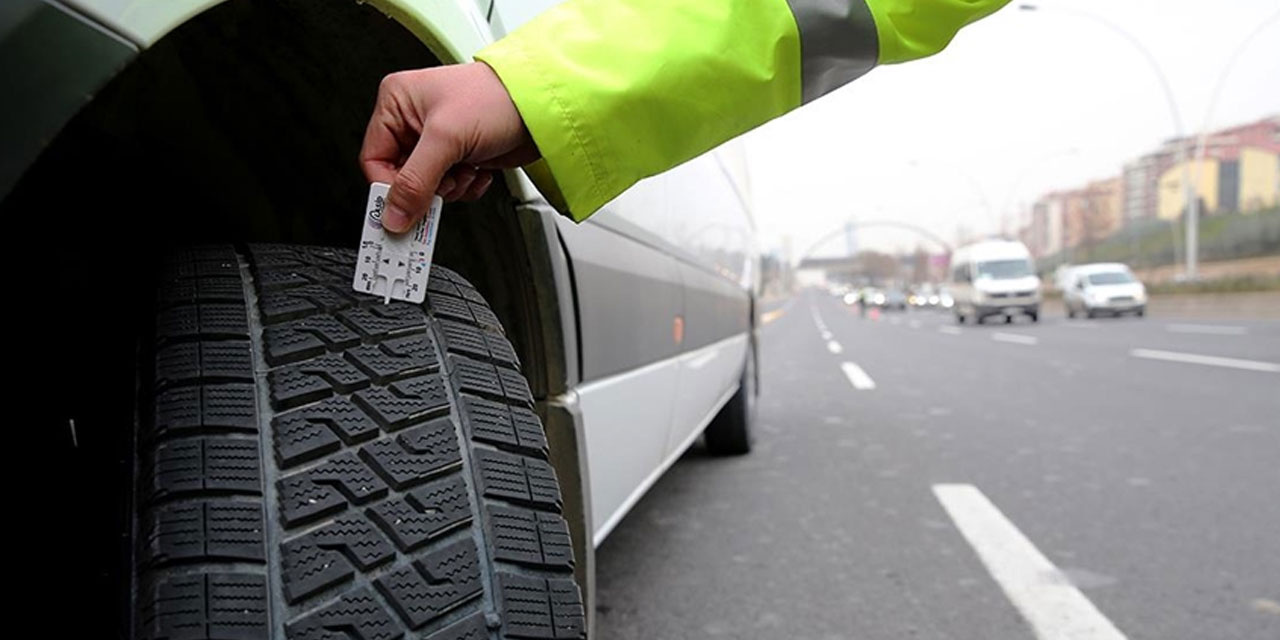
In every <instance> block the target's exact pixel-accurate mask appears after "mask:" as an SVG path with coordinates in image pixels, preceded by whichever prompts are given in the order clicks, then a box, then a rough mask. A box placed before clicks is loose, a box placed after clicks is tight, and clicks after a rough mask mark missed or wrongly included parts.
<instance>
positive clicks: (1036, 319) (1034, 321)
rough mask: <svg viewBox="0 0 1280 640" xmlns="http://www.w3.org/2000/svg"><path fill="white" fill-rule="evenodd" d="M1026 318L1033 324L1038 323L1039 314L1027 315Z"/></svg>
mask: <svg viewBox="0 0 1280 640" xmlns="http://www.w3.org/2000/svg"><path fill="white" fill-rule="evenodd" d="M1027 316H1029V317H1030V318H1031V322H1033V323H1036V322H1040V312H1038V311H1037V312H1034V313H1028V314H1027Z"/></svg>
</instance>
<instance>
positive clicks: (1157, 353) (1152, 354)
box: [1129, 349, 1280, 373]
mask: <svg viewBox="0 0 1280 640" xmlns="http://www.w3.org/2000/svg"><path fill="white" fill-rule="evenodd" d="M1129 355H1131V356H1133V357H1135V358H1146V359H1148V360H1167V361H1169V362H1185V363H1188V364H1204V365H1209V366H1213V367H1228V368H1231V369H1245V370H1247V371H1261V372H1263V373H1280V364H1276V363H1274V362H1262V361H1260V360H1241V359H1240V358H1223V357H1221V356H1206V355H1200V354H1198V353H1179V352H1177V351H1161V350H1160V349H1133V350H1131V351H1130V352H1129Z"/></svg>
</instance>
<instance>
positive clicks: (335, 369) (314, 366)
mask: <svg viewBox="0 0 1280 640" xmlns="http://www.w3.org/2000/svg"><path fill="white" fill-rule="evenodd" d="M268 380H269V382H270V385H271V387H270V388H271V406H273V407H275V408H276V409H288V408H290V407H296V406H298V405H301V404H306V403H308V402H315V401H316V400H321V399H323V398H326V397H328V396H331V395H333V394H334V393H351V392H352V391H355V390H356V389H360V388H363V387H367V386H369V377H368V376H366V375H365V374H364V373H363V372H362V371H360V370H359V369H357V368H356V367H355V366H354V365H352V364H351V363H349V362H347V361H346V360H345V359H343V357H342V356H340V355H337V354H326V355H323V356H320V357H319V358H314V359H312V360H307V361H306V362H302V363H299V364H294V365H288V366H285V367H281V368H279V369H275V370H273V371H272V372H271V374H270V375H269V376H268Z"/></svg>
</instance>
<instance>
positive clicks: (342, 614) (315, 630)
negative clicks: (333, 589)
mask: <svg viewBox="0 0 1280 640" xmlns="http://www.w3.org/2000/svg"><path fill="white" fill-rule="evenodd" d="M284 630H285V635H287V636H288V637H289V640H393V639H395V638H401V637H403V635H404V634H403V633H402V632H401V630H400V625H399V624H397V623H396V621H395V619H394V618H392V617H391V614H389V613H387V610H386V609H385V608H384V607H383V606H382V605H381V604H379V603H378V600H377V599H376V598H375V597H374V595H373V592H372V591H370V590H369V588H368V587H360V588H359V589H356V590H355V591H352V592H351V593H346V594H343V596H342V597H341V598H338V600H337V601H335V602H332V603H330V604H327V605H325V606H323V607H321V608H319V609H317V610H315V611H313V612H311V613H308V614H306V615H304V616H302V617H300V618H298V619H297V620H295V621H293V622H291V623H289V624H288V625H286V626H285V629H284Z"/></svg>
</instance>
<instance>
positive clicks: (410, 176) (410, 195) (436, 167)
mask: <svg viewBox="0 0 1280 640" xmlns="http://www.w3.org/2000/svg"><path fill="white" fill-rule="evenodd" d="M423 134H424V135H423V136H422V137H421V138H419V139H418V144H417V146H415V147H414V148H413V153H411V154H409V159H408V160H406V161H405V163H404V166H402V167H400V171H399V173H397V174H396V177H395V179H394V180H392V181H391V191H390V192H389V193H388V194H387V211H386V214H385V215H384V216H383V217H382V225H383V226H384V227H386V229H387V230H388V231H392V232H395V233H402V232H404V231H408V230H409V228H410V227H412V226H413V224H414V223H415V222H417V221H418V219H419V218H421V217H422V216H423V215H425V214H426V213H427V208H428V207H430V206H431V198H432V197H433V196H434V195H435V194H436V191H438V190H439V189H440V186H441V185H440V181H441V180H449V179H448V178H446V177H445V172H446V171H448V170H449V167H451V166H453V164H454V163H455V162H457V160H458V159H457V158H456V157H455V155H456V154H451V153H450V148H449V147H448V145H444V144H439V143H435V144H433V143H432V142H431V141H428V139H427V135H426V132H425V131H424V132H423ZM437 140H438V139H437ZM444 186H446V187H448V186H451V185H444Z"/></svg>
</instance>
